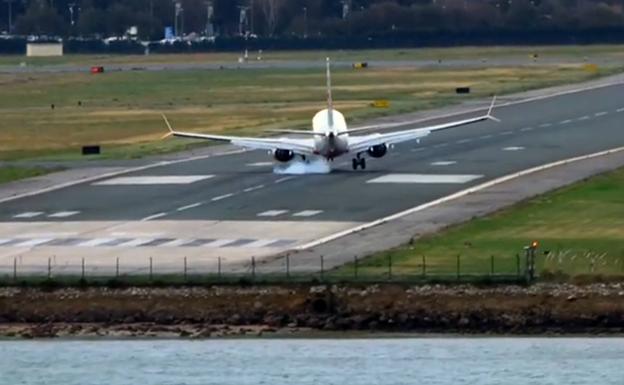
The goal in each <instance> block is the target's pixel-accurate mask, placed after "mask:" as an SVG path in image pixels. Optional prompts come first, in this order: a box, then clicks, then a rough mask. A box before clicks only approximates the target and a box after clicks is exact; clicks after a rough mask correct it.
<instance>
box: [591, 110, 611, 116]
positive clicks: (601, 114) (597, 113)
mask: <svg viewBox="0 0 624 385" xmlns="http://www.w3.org/2000/svg"><path fill="white" fill-rule="evenodd" d="M606 114H608V112H607V111H600V112H596V113H595V114H594V116H596V117H598V116H605V115H606Z"/></svg>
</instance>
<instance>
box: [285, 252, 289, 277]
mask: <svg viewBox="0 0 624 385" xmlns="http://www.w3.org/2000/svg"><path fill="white" fill-rule="evenodd" d="M286 278H290V255H288V254H286Z"/></svg>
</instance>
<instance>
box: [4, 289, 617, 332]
mask: <svg viewBox="0 0 624 385" xmlns="http://www.w3.org/2000/svg"><path fill="white" fill-rule="evenodd" d="M440 336H449V337H452V336H461V337H560V336H567V337H570V336H579V337H581V336H604V337H618V336H624V283H609V284H592V285H585V286H576V285H569V284H545V283H540V284H536V285H533V286H528V287H522V286H515V285H500V286H491V287H476V286H471V285H459V286H443V285H426V286H401V285H396V284H383V285H381V284H380V285H332V286H326V285H293V286H287V287H286V286H250V287H226V286H213V287H195V288H127V289H108V288H88V289H69V288H68V289H57V290H53V291H49V290H48V291H46V290H41V289H21V288H0V340H9V339H31V338H60V339H137V338H138V339H154V338H156V339H159V338H160V339H162V338H165V339H207V338H258V337H260V338H325V337H327V338H428V337H440Z"/></svg>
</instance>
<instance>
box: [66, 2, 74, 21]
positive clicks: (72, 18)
mask: <svg viewBox="0 0 624 385" xmlns="http://www.w3.org/2000/svg"><path fill="white" fill-rule="evenodd" d="M75 6H76V3H70V4H67V7H69V18H70V23H71V26H72V27H73V26H74V7H75Z"/></svg>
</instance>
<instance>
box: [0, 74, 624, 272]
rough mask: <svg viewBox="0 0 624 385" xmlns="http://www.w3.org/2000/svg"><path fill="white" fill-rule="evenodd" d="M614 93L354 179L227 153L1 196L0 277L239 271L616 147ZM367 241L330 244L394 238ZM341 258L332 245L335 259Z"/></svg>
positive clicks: (587, 94) (376, 167) (505, 111)
mask: <svg viewBox="0 0 624 385" xmlns="http://www.w3.org/2000/svg"><path fill="white" fill-rule="evenodd" d="M623 95H624V86H622V85H619V84H616V85H612V86H607V87H603V88H598V89H591V90H586V91H583V92H578V93H571V94H562V95H559V96H556V97H552V98H545V99H538V100H533V101H530V102H526V103H519V104H509V105H503V106H500V107H498V108H497V109H496V110H495V115H496V116H497V117H499V118H500V119H502V123H495V122H489V121H488V122H483V123H479V124H476V125H474V126H467V127H462V128H459V129H456V130H448V131H445V132H440V133H437V134H434V135H431V136H430V137H428V138H426V139H425V140H423V141H422V142H421V143H415V142H414V143H408V144H404V145H400V146H397V147H396V148H395V149H394V150H393V151H391V152H390V153H389V155H388V156H386V157H384V158H382V159H379V160H376V159H371V160H370V162H369V168H368V169H367V170H366V171H357V172H353V171H352V170H351V169H350V159H349V158H340V159H338V160H337V161H336V162H334V164H333V172H331V173H330V174H326V175H302V176H284V175H277V174H274V173H273V172H272V167H273V166H272V164H271V163H270V162H271V159H270V158H269V157H268V156H267V154H266V153H265V152H234V153H230V154H229V155H220V156H215V154H212V155H210V156H207V157H206V156H199V157H197V158H194V159H192V160H189V161H167V162H164V163H162V164H160V165H158V167H147V168H141V169H137V170H135V171H134V172H130V173H126V174H123V175H112V176H109V177H106V178H101V179H99V180H90V181H89V182H85V183H79V184H74V185H71V186H68V187H65V188H62V189H58V190H54V191H48V192H44V193H41V194H37V195H31V196H25V197H22V198H20V199H13V200H9V201H5V202H3V203H1V204H0V223H1V224H2V226H0V238H1V239H2V241H0V265H1V266H0V270H4V271H5V272H7V273H9V272H10V271H12V269H13V263H14V261H18V262H19V266H18V267H19V268H20V271H21V270H28V269H38V271H45V268H46V267H47V264H48V260H50V261H51V262H50V263H51V264H53V265H54V268H55V269H57V268H58V269H60V268H62V269H64V271H74V272H75V271H79V269H80V264H81V262H80V261H81V260H82V258H85V259H86V263H87V265H88V266H101V267H102V268H104V267H106V268H108V269H109V270H110V269H111V268H114V266H115V263H116V258H119V257H120V256H121V258H123V262H124V263H123V266H124V267H125V268H126V269H127V270H128V271H139V270H140V269H143V268H144V267H145V266H146V258H147V259H149V258H150V257H152V258H153V259H152V262H153V264H154V265H155V266H159V267H160V268H162V269H163V270H162V271H170V270H171V269H173V268H175V269H177V266H180V261H181V260H182V259H183V257H185V256H190V255H191V254H190V253H193V257H194V258H201V261H203V262H202V263H203V265H202V266H204V267H205V268H206V269H214V266H215V264H216V263H218V262H219V261H220V262H221V263H224V261H227V262H226V263H225V264H226V265H227V266H222V267H223V268H224V269H238V268H241V267H242V268H248V267H249V263H244V260H245V259H247V258H248V259H250V257H251V256H257V257H258V258H259V259H262V258H261V257H265V256H268V255H270V254H276V253H283V252H286V251H287V250H290V249H293V248H296V247H298V246H300V245H304V244H306V243H309V242H310V241H311V240H314V239H318V238H321V237H325V236H328V235H331V234H334V233H336V232H338V231H342V230H345V229H349V228H352V227H354V226H357V225H358V224H362V223H366V222H370V221H374V220H376V219H378V218H381V217H385V216H388V215H391V214H394V213H396V212H400V211H403V210H406V209H409V208H411V207H414V206H417V205H419V204H423V203H426V202H429V201H432V200H435V199H437V198H440V197H443V196H446V195H449V194H452V193H454V192H456V191H459V190H463V189H465V188H467V187H470V186H476V185H478V184H481V183H483V182H485V181H488V180H491V179H494V178H497V177H500V176H503V175H507V174H510V173H513V172H517V171H519V170H523V169H526V168H529V167H533V166H537V165H541V164H544V163H549V162H552V161H556V160H560V159H565V158H570V157H574V156H578V155H583V154H588V153H593V152H597V151H601V150H605V149H609V148H613V147H617V146H622V145H624V129H622V125H621V122H622V118H623V117H624V102H623V100H624V98H623V97H622V96H623ZM475 113H477V112H471V113H468V114H465V115H464V116H468V115H471V114H472V115H474V114H475ZM456 118H457V117H453V119H456ZM448 119H449V118H441V119H436V120H433V122H436V121H443V120H448ZM213 151H215V150H213ZM594 171H596V170H594ZM594 171H590V173H591V172H594ZM598 171H599V170H598ZM573 173H574V171H573ZM568 181H569V179H565V178H564V179H562V180H561V183H567V182H568ZM540 185H541V186H546V187H548V186H549V185H548V184H540ZM553 185H556V183H555V184H553ZM551 187H552V185H551ZM499 195H500V196H502V197H505V196H507V195H509V196H510V197H513V198H512V200H513V199H518V198H521V196H515V197H514V196H513V195H512V194H506V193H501V194H499ZM504 201H505V200H504V199H503V200H502V201H501V202H504ZM468 206H470V203H468ZM492 206H495V205H492ZM482 211H487V210H486V209H485V208H483V210H482ZM453 212H463V213H464V214H463V215H460V216H461V217H463V218H466V215H471V214H470V213H471V212H470V210H465V211H464V210H458V209H455V211H453ZM421 215H422V214H421ZM419 218H420V219H419ZM421 219H422V220H423V223H426V222H427V221H431V218H429V219H427V217H423V216H417V217H415V219H414V221H415V222H412V223H410V224H409V226H412V225H414V226H415V227H414V229H415V230H414V231H420V230H418V226H416V224H417V223H419V220H421ZM445 220H446V219H444V217H440V222H441V223H444V221H445ZM403 224H404V225H405V223H403ZM145 226H148V228H149V229H150V230H145ZM406 228H408V227H406ZM119 229H123V230H119ZM383 231H393V229H392V228H387V230H383ZM365 234H368V233H362V234H359V235H358V236H357V237H356V238H349V239H350V242H351V243H352V244H347V245H345V244H344V243H343V244H339V243H336V245H338V246H336V247H337V250H344V253H345V254H349V255H352V253H353V252H354V251H357V250H360V251H358V252H365V251H366V250H367V247H368V246H367V245H371V244H377V243H378V244H379V245H384V246H386V245H387V244H383V243H382V242H378V240H379V238H376V237H381V238H388V239H393V240H396V241H399V240H400V239H399V238H397V237H394V236H392V237H391V236H389V235H388V233H385V235H384V233H383V232H382V233H379V234H377V235H376V236H374V237H372V238H366V237H364V235H365ZM397 234H398V233H397ZM2 242H4V245H3V244H2ZM280 242H281V243H280ZM353 245H355V249H354V248H352V247H353ZM327 247H331V246H330V245H328V246H327ZM315 251H318V250H315ZM369 251H370V250H369ZM338 254H339V253H337V252H336V249H334V251H333V254H332V255H338ZM327 255H330V254H329V252H328V253H327ZM303 258H304V257H302V261H303ZM198 261H199V259H198ZM229 262H231V263H229ZM292 263H296V262H294V261H293V262H292ZM198 264H200V263H199V262H198ZM305 264H306V263H302V265H305Z"/></svg>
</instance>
